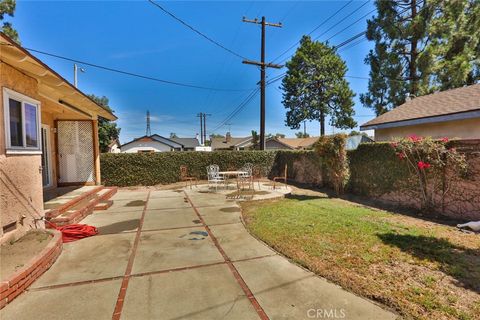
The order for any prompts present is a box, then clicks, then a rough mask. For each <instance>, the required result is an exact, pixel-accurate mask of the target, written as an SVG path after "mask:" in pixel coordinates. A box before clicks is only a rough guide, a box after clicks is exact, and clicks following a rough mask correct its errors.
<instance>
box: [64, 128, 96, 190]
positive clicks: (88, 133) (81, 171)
mask: <svg viewBox="0 0 480 320" xmlns="http://www.w3.org/2000/svg"><path fill="white" fill-rule="evenodd" d="M57 141H58V150H57V152H58V170H59V177H58V182H59V183H63V184H74V183H87V182H95V158H94V144H93V122H92V121H71V120H58V121H57Z"/></svg>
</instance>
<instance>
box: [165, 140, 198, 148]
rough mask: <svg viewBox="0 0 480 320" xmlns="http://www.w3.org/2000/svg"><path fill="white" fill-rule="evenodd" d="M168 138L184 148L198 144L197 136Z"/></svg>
mask: <svg viewBox="0 0 480 320" xmlns="http://www.w3.org/2000/svg"><path fill="white" fill-rule="evenodd" d="M170 140H172V141H175V142H176V143H179V144H181V145H182V146H183V147H184V148H188V149H194V148H195V147H198V146H200V143H199V142H198V139H197V138H170Z"/></svg>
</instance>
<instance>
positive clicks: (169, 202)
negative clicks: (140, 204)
mask: <svg viewBox="0 0 480 320" xmlns="http://www.w3.org/2000/svg"><path fill="white" fill-rule="evenodd" d="M190 207H191V205H190V203H189V202H186V201H185V200H184V198H183V197H169V198H156V199H150V200H149V201H148V206H147V209H150V210H152V209H177V208H190Z"/></svg>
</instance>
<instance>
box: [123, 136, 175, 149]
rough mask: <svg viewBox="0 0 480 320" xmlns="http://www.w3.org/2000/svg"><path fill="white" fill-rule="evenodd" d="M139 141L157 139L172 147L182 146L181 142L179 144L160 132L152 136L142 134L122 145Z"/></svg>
mask: <svg viewBox="0 0 480 320" xmlns="http://www.w3.org/2000/svg"><path fill="white" fill-rule="evenodd" d="M138 141H140V142H141V141H157V142H160V143H163V144H164V145H167V146H169V147H172V148H182V145H181V144H179V143H177V142H175V141H172V140H170V139H167V138H165V137H162V136H160V135H158V134H152V135H151V136H142V137H140V138H136V139H133V140H132V141H129V142H127V143H124V144H122V145H121V146H120V147H121V148H123V147H124V146H126V145H129V144H131V143H134V142H138Z"/></svg>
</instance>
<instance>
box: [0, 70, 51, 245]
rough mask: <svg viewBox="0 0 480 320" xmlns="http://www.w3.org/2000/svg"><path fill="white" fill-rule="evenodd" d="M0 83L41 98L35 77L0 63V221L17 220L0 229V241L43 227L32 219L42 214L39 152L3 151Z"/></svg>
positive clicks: (6, 222)
mask: <svg viewBox="0 0 480 320" xmlns="http://www.w3.org/2000/svg"><path fill="white" fill-rule="evenodd" d="M4 87H6V88H9V89H12V90H14V91H17V92H19V93H22V94H24V95H26V96H29V97H31V98H33V99H36V100H41V99H40V96H39V95H38V84H37V81H36V80H35V79H33V78H31V77H29V76H27V75H25V74H23V73H21V72H19V71H17V70H16V69H14V68H12V67H11V66H9V65H6V64H5V63H0V101H1V107H0V189H1V190H0V223H1V226H2V227H3V226H4V225H7V224H9V223H11V222H14V221H16V222H17V228H16V230H14V231H11V232H8V233H6V234H3V230H1V229H0V242H1V243H3V242H5V241H9V240H11V239H12V238H18V237H20V236H21V235H23V234H24V233H25V232H26V231H27V230H30V229H32V228H43V227H44V225H43V222H38V221H37V222H35V221H34V220H33V219H34V218H35V217H37V218H38V217H40V216H42V215H43V193H42V175H41V171H40V167H41V156H40V155H38V154H37V155H18V154H17V155H10V154H9V155H7V154H6V150H5V143H6V142H5V124H4V106H3V88H4Z"/></svg>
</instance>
